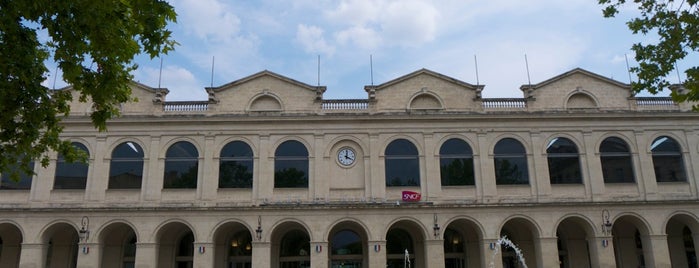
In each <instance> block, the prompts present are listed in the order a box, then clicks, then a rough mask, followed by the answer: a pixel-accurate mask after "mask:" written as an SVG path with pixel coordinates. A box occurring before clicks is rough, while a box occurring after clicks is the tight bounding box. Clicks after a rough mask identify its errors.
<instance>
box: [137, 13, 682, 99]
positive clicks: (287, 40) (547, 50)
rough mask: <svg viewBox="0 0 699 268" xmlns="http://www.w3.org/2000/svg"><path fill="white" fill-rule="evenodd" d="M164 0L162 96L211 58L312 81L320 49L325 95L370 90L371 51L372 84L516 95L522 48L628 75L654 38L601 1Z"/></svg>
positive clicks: (152, 67)
mask: <svg viewBox="0 0 699 268" xmlns="http://www.w3.org/2000/svg"><path fill="white" fill-rule="evenodd" d="M170 3H171V4H172V5H173V6H174V7H175V10H176V12H177V13H178V22H177V23H176V24H173V25H171V26H170V29H171V30H172V31H173V32H174V38H175V40H176V41H177V42H179V43H180V45H179V46H177V47H176V50H175V51H173V52H171V53H169V54H168V55H165V56H163V68H162V76H161V83H160V86H161V87H165V88H168V89H169V90H170V94H169V95H168V96H167V100H205V99H206V94H205V91H204V87H208V86H210V85H211V84H212V79H211V77H212V74H211V66H212V58H215V60H214V61H215V63H214V66H215V68H214V74H213V85H214V86H219V85H222V84H225V83H228V82H231V81H234V80H237V79H240V78H243V77H246V76H248V75H252V74H254V73H257V72H259V71H262V70H270V71H273V72H276V73H278V74H281V75H284V76H287V77H290V78H292V79H295V80H298V81H301V82H304V83H307V84H311V85H316V84H317V83H318V56H320V84H321V85H325V86H327V91H326V93H325V95H324V98H326V99H337V98H366V93H365V92H364V86H365V85H370V84H371V75H372V73H371V71H370V61H369V57H370V55H372V58H373V82H374V84H381V83H383V82H386V81H389V80H392V79H394V78H397V77H400V76H402V75H405V74H408V73H410V72H413V71H415V70H418V69H420V68H427V69H430V70H433V71H436V72H439V73H442V74H445V75H447V76H451V77H454V78H456V79H459V80H462V81H465V82H468V83H471V84H476V83H477V82H478V83H479V84H483V85H485V89H484V91H483V96H484V97H521V96H522V94H521V91H520V90H519V87H520V86H521V85H523V84H527V83H528V82H527V81H528V78H527V71H526V65H525V56H524V55H525V54H526V55H527V59H528V63H529V71H530V77H531V82H532V83H538V82H541V81H544V80H546V79H548V78H551V77H553V76H556V75H558V74H561V73H563V72H566V71H569V70H571V69H573V68H576V67H581V68H584V69H587V70H589V71H592V72H595V73H598V74H600V75H603V76H606V77H611V78H613V79H616V80H619V81H621V82H624V83H628V82H629V75H628V73H627V69H626V63H625V60H624V55H625V54H627V55H628V58H629V62H630V64H631V65H632V66H633V65H635V64H636V63H635V62H634V61H633V53H632V52H631V51H630V49H629V48H630V47H631V44H632V43H634V42H638V41H652V37H644V36H634V35H632V34H631V33H630V31H629V30H628V29H627V28H626V25H625V22H626V21H627V20H628V18H629V17H630V16H633V15H636V11H635V10H633V9H631V7H629V8H628V9H625V10H622V14H620V16H619V17H617V18H612V19H606V18H604V17H603V16H602V12H601V9H602V7H601V6H599V5H598V4H597V0H565V1H561V0H528V1H513V0H489V1H477V0H439V1H436V0H435V1H428V0H375V1H369V0H338V1H320V0H294V1H278V0H259V1H224V0H171V1H170ZM644 38H645V39H644ZM474 55H475V56H476V57H477V61H478V81H477V78H476V68H475V63H474ZM136 62H137V63H138V64H139V66H140V68H139V69H138V70H137V71H135V72H134V78H135V80H137V81H139V82H141V83H144V84H146V85H149V86H152V87H157V86H158V77H159V68H160V59H154V60H151V59H149V58H148V57H146V56H140V57H138V58H137V59H136ZM684 65H687V66H684ZM683 66H684V68H687V67H689V66H688V63H687V61H685V62H681V63H680V64H679V68H680V69H682V68H683ZM682 77H684V75H682ZM633 78H634V79H635V77H633ZM670 79H671V81H673V82H676V81H677V76H676V75H673V76H671V77H670Z"/></svg>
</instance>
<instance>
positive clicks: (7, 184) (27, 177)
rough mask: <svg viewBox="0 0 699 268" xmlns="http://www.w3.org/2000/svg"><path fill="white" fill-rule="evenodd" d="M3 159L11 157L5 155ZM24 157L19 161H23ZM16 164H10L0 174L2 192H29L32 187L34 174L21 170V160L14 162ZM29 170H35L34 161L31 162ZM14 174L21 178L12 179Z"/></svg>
mask: <svg viewBox="0 0 699 268" xmlns="http://www.w3.org/2000/svg"><path fill="white" fill-rule="evenodd" d="M3 157H9V156H7V155H4V156H3ZM22 158H23V156H20V157H18V158H17V159H22ZM14 163H15V164H10V165H8V166H7V169H6V170H5V171H3V172H2V173H0V189H2V190H29V189H30V188H31V187H32V178H33V177H34V174H32V173H27V172H24V171H22V170H20V168H19V166H20V165H19V164H20V163H19V160H17V161H15V162H14ZM29 168H30V169H31V170H34V161H33V160H32V161H30V162H29ZM12 173H15V174H18V175H19V177H18V178H17V179H19V180H16V179H13V178H12V175H10V174H12Z"/></svg>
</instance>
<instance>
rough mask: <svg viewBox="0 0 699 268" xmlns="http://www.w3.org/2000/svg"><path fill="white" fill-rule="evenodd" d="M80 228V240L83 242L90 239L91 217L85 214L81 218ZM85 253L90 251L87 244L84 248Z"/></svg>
mask: <svg viewBox="0 0 699 268" xmlns="http://www.w3.org/2000/svg"><path fill="white" fill-rule="evenodd" d="M80 225H81V227H80V230H79V231H78V237H80V241H81V242H83V243H87V240H88V239H90V229H89V228H90V218H88V217H87V216H83V218H82V219H81V220H80ZM82 252H83V254H87V253H89V252H90V247H89V246H87V245H83V248H82Z"/></svg>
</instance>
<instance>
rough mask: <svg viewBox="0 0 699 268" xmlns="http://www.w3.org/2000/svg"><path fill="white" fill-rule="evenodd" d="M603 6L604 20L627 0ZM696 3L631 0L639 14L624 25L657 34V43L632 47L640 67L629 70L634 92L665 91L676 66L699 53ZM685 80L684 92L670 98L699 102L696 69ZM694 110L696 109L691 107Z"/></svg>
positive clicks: (603, 0)
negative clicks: (634, 79)
mask: <svg viewBox="0 0 699 268" xmlns="http://www.w3.org/2000/svg"><path fill="white" fill-rule="evenodd" d="M598 1H599V4H601V5H604V6H605V8H604V10H603V14H604V16H605V17H607V18H609V17H614V16H615V15H616V14H618V13H619V8H620V7H621V6H622V5H624V4H625V3H626V2H627V1H626V0H598ZM629 2H631V1H629ZM698 2H699V1H698V0H682V1H674V0H664V1H656V0H633V5H635V6H636V7H637V8H638V10H639V11H640V15H639V17H637V18H633V19H631V20H630V21H628V22H627V23H626V24H627V25H628V27H629V29H630V30H631V31H632V32H633V33H634V34H639V33H641V34H643V35H646V34H648V33H651V32H655V34H657V36H658V38H659V40H658V42H657V43H652V44H643V43H636V44H633V46H632V47H631V49H632V50H633V51H634V52H635V53H636V56H635V57H636V61H638V63H639V66H637V67H633V68H631V71H632V72H634V73H635V74H636V75H637V76H638V80H639V81H638V82H634V83H632V88H633V90H634V91H635V92H639V91H642V90H646V91H648V92H650V93H652V94H656V93H657V92H658V91H660V90H662V89H665V88H668V87H669V86H670V85H671V82H670V81H668V79H666V77H667V76H668V75H670V74H671V72H672V71H673V70H674V69H675V68H676V63H677V61H679V60H682V59H684V58H685V57H687V56H688V55H690V54H692V53H696V52H698V51H699V4H698ZM684 73H685V74H686V76H687V78H686V81H683V83H682V86H683V87H684V88H685V89H686V90H682V91H677V90H674V91H673V92H672V93H671V95H672V98H673V99H674V100H675V101H678V102H685V101H699V67H698V66H692V67H690V68H689V69H687V70H685V71H684ZM694 110H699V106H697V105H694Z"/></svg>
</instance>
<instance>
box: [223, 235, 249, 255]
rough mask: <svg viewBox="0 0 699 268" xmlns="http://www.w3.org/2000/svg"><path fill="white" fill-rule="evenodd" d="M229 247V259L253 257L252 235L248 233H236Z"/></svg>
mask: <svg viewBox="0 0 699 268" xmlns="http://www.w3.org/2000/svg"><path fill="white" fill-rule="evenodd" d="M228 245H231V246H230V247H229V248H230V249H229V251H228V257H240V256H252V235H250V232H248V231H240V232H237V233H235V234H234V235H233V237H231V241H230V243H228Z"/></svg>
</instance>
